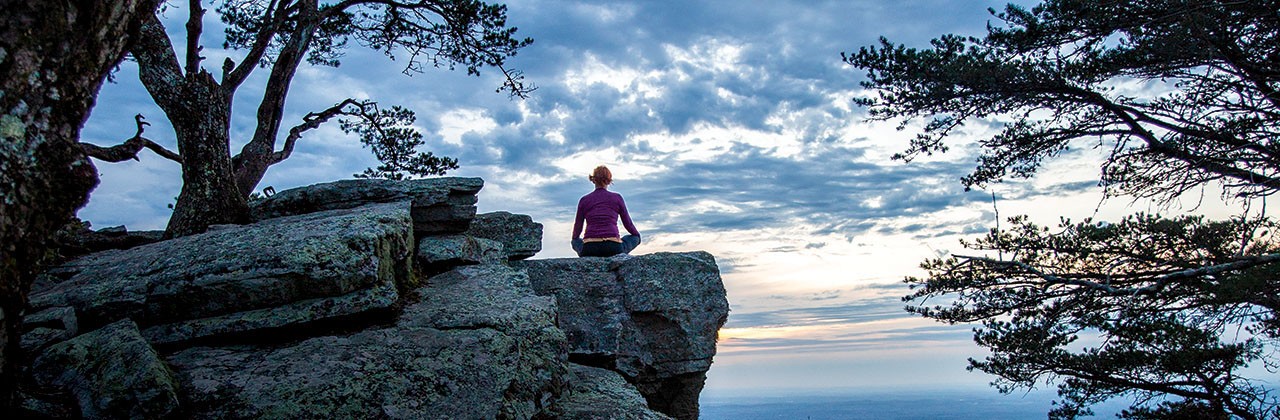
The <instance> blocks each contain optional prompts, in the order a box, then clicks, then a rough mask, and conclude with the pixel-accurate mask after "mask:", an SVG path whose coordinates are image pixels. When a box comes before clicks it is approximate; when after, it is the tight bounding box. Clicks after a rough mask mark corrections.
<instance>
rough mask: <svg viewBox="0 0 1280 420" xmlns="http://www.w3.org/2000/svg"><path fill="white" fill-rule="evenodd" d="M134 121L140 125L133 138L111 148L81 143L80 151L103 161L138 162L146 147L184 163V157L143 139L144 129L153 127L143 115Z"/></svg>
mask: <svg viewBox="0 0 1280 420" xmlns="http://www.w3.org/2000/svg"><path fill="white" fill-rule="evenodd" d="M133 119H134V121H136V122H137V124H138V131H137V132H136V133H134V134H133V137H131V138H129V139H128V140H125V141H124V142H123V143H120V144H117V145H115V146H111V147H102V146H98V145H94V144H89V143H84V142H81V143H80V149H82V150H84V154H86V155H89V156H90V157H92V158H95V159H98V160H101V161H105V162H122V161H125V160H129V159H133V160H138V152H140V151H142V149H143V148H144V147H145V148H147V149H151V151H152V152H155V153H156V154H157V155H160V156H161V157H163V158H165V159H169V160H172V161H174V162H178V163H182V155H179V154H177V153H174V152H171V151H169V149H165V148H164V146H161V145H159V144H156V143H155V142H153V141H151V140H150V139H147V138H146V137H142V131H143V129H144V127H146V126H148V125H151V123H148V122H146V121H145V120H144V118H143V117H142V114H138V115H135V116H133Z"/></svg>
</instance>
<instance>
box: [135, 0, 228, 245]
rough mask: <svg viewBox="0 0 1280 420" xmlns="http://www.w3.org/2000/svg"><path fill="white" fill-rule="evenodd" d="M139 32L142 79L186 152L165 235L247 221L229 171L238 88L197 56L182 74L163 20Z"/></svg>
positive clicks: (137, 53)
mask: <svg viewBox="0 0 1280 420" xmlns="http://www.w3.org/2000/svg"><path fill="white" fill-rule="evenodd" d="M193 13H200V12H199V11H196V12H193ZM139 30H140V36H139V38H138V42H137V43H135V44H134V45H133V46H132V49H131V50H130V52H132V53H133V57H134V58H136V59H137V60H138V78H139V79H140V81H141V82H142V85H143V86H144V87H146V88H147V92H148V93H150V94H151V98H152V99H155V101H156V105H159V106H160V109H162V110H164V113H165V115H166V116H168V117H169V122H170V123H171V124H173V129H174V132H175V134H176V135H177V138H178V153H179V154H181V155H182V192H180V193H179V194H178V202H177V203H175V204H174V209H173V216H171V217H170V218H169V226H168V227H167V228H166V229H165V236H166V237H169V238H172V237H177V236H185V235H191V234H196V233H200V232H204V231H205V230H206V229H208V228H209V225H215V224H231V223H236V224H238V223H246V222H248V221H249V206H248V205H247V204H246V202H245V198H244V197H242V196H241V195H240V191H239V189H238V188H236V184H235V179H234V178H233V172H232V170H231V142H230V137H229V136H230V133H229V130H230V124H231V98H232V96H233V95H234V90H229V89H225V88H223V87H222V86H220V85H219V84H218V82H217V81H215V80H213V75H211V74H209V72H208V71H205V70H204V69H202V68H199V63H200V61H199V60H198V59H196V58H192V59H191V60H189V63H188V66H189V67H190V68H188V69H187V71H186V72H184V71H183V70H182V68H181V67H180V66H179V65H178V59H177V56H176V55H175V54H174V52H173V44H172V43H171V42H170V41H169V35H168V34H167V33H166V32H165V28H164V24H163V23H162V22H160V19H159V18H158V17H156V16H155V15H154V14H153V15H150V16H147V17H146V18H145V19H144V20H143V22H142V25H141V28H140V29H139ZM197 35H198V34H197ZM193 36H195V35H193Z"/></svg>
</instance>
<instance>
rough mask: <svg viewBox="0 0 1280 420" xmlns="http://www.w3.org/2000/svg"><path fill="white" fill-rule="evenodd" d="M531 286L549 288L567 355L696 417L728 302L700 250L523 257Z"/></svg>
mask: <svg viewBox="0 0 1280 420" xmlns="http://www.w3.org/2000/svg"><path fill="white" fill-rule="evenodd" d="M514 265H515V266H517V267H523V268H525V269H526V270H527V271H528V273H529V278H530V281H531V282H532V285H533V288H534V290H535V291H536V292H537V293H539V294H543V295H548V296H555V297H556V302H557V305H558V307H559V314H560V327H561V328H562V329H563V330H564V331H565V335H566V336H567V337H568V340H569V348H570V350H569V351H570V356H569V357H570V360H572V361H574V362H576V363H581V364H585V365H590V366H595V367H602V368H607V369H610V370H614V371H616V372H618V373H621V374H622V376H623V377H625V378H626V379H627V381H628V382H630V383H632V384H634V385H635V386H636V387H637V388H638V389H639V391H640V393H641V394H642V395H644V397H645V399H646V400H647V401H648V403H649V407H651V408H653V409H654V410H657V411H659V412H662V413H664V414H666V415H669V416H672V417H675V418H679V419H696V418H697V416H698V395H699V394H700V393H701V391H702V386H703V384H704V382H705V380H706V376H705V375H706V371H707V370H708V369H709V368H710V367H711V362H712V357H713V356H715V352H716V346H715V343H716V334H717V332H718V331H719V329H720V327H721V326H723V325H724V322H725V321H726V320H727V317H728V312H729V304H728V301H727V300H726V298H725V290H724V283H723V282H722V280H721V279H720V271H719V269H718V268H717V267H716V264H715V258H714V257H712V256H711V254H708V253H706V252H686V253H655V254H648V255H640V256H634V257H630V258H616V257H615V258H561V259H548V260H526V261H521V262H519V263H518V264H514Z"/></svg>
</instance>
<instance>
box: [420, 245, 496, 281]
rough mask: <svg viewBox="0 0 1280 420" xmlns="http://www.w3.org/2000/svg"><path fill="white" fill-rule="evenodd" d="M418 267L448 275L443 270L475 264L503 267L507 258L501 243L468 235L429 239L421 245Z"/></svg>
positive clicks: (429, 271)
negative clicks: (499, 265) (500, 265)
mask: <svg viewBox="0 0 1280 420" xmlns="http://www.w3.org/2000/svg"><path fill="white" fill-rule="evenodd" d="M417 258H418V264H419V266H420V267H422V268H424V269H426V270H425V271H426V272H428V273H432V274H434V273H438V272H443V271H446V270H445V269H442V268H441V267H445V268H447V267H451V266H458V265H473V264H501V263H504V262H506V261H507V254H506V251H504V248H503V245H502V243H501V242H498V241H493V240H489V239H483V238H476V237H473V236H468V235H444V236H430V237H426V238H422V240H421V241H418V256H417Z"/></svg>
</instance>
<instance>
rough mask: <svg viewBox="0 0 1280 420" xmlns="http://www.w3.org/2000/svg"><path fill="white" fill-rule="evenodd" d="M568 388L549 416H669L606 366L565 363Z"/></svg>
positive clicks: (625, 419) (651, 419)
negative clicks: (660, 411)
mask: <svg viewBox="0 0 1280 420" xmlns="http://www.w3.org/2000/svg"><path fill="white" fill-rule="evenodd" d="M569 366H570V371H571V372H572V374H573V375H572V379H571V380H570V386H569V390H568V391H567V392H566V393H565V395H564V396H563V397H561V398H560V400H558V401H556V404H555V407H554V409H553V411H552V414H551V417H554V418H563V419H610V420H669V419H671V417H668V416H667V415H665V414H662V413H659V412H656V411H653V410H651V409H649V406H648V405H647V403H646V402H645V400H644V397H643V396H641V395H640V391H637V390H636V388H635V386H633V385H631V384H629V383H627V380H626V379H623V378H622V375H619V374H618V373H617V372H614V371H612V370H608V369H601V368H594V367H590V366H583V365H579V364H576V363H571V364H569Z"/></svg>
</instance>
